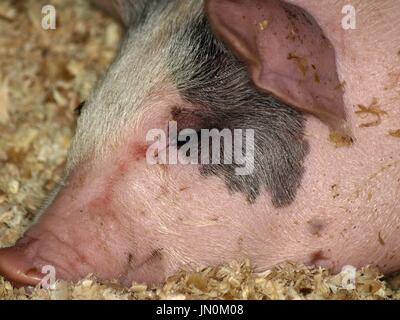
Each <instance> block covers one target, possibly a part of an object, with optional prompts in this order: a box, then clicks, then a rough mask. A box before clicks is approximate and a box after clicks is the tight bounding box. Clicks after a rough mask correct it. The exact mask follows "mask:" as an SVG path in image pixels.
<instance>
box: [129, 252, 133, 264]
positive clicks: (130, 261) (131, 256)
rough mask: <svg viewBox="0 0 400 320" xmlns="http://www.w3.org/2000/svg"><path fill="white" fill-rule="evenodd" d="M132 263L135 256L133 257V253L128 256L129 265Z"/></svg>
mask: <svg viewBox="0 0 400 320" xmlns="http://www.w3.org/2000/svg"><path fill="white" fill-rule="evenodd" d="M132 262H133V255H132V253H129V254H128V264H129V265H131V264H132Z"/></svg>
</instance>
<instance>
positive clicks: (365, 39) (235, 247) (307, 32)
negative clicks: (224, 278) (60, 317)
mask: <svg viewBox="0 0 400 320" xmlns="http://www.w3.org/2000/svg"><path fill="white" fill-rule="evenodd" d="M97 2H99V3H100V5H102V6H103V7H105V8H106V9H107V10H109V12H110V13H111V14H113V15H114V16H115V17H116V18H117V19H119V20H120V21H121V23H122V24H123V25H124V27H125V35H124V38H123V40H122V42H121V46H120V50H119V52H118V54H117V56H116V58H115V60H114V62H113V63H112V65H111V66H110V67H109V69H108V70H107V72H106V73H105V75H104V77H103V78H102V79H101V81H99V83H98V84H97V86H96V88H95V89H94V90H93V92H92V94H91V95H90V97H89V98H88V99H87V101H86V102H85V103H84V105H83V107H82V109H81V112H80V113H81V114H80V116H79V118H78V120H77V128H76V134H75V136H74V139H73V141H72V145H71V147H70V151H69V154H68V159H67V163H66V168H65V173H64V176H63V179H62V181H61V183H60V185H59V187H57V188H56V190H55V191H54V192H53V193H52V194H51V195H50V196H49V198H48V199H47V201H46V202H45V203H44V205H43V207H42V209H41V210H40V211H39V212H38V213H37V215H36V219H35V220H34V221H33V223H32V226H30V228H29V229H28V230H27V231H26V233H25V234H24V236H23V237H22V238H21V239H20V240H19V241H18V242H17V243H16V244H15V246H13V247H9V248H2V249H0V274H1V275H3V276H4V277H6V278H7V279H9V280H10V281H13V282H14V283H17V284H20V285H36V284H38V283H40V282H41V280H42V279H43V277H44V274H43V273H42V271H43V267H45V266H52V267H54V270H55V271H56V278H57V279H65V280H77V279H80V278H82V277H85V276H86V275H88V274H94V275H96V276H97V277H98V278H99V279H101V280H111V279H117V280H118V281H120V283H122V284H123V285H125V286H129V285H131V283H132V281H137V282H145V283H148V284H159V283H161V282H162V281H164V280H165V279H166V278H167V277H168V276H170V275H172V274H173V273H174V272H176V271H177V270H178V269H180V268H182V267H185V268H189V269H193V268H198V267H200V266H209V265H218V264H222V263H226V262H229V261H232V260H241V259H244V258H248V259H250V261H251V262H252V265H253V266H254V268H255V271H262V270H266V269H269V268H271V267H273V266H276V265H278V264H280V263H282V262H284V261H296V262H300V263H304V264H307V265H317V266H323V267H326V268H329V269H330V270H332V271H333V272H337V271H339V270H340V269H341V268H342V266H344V265H352V266H355V267H362V266H365V265H368V264H371V265H374V266H377V267H379V268H380V269H381V270H382V271H383V272H385V273H390V272H393V271H396V270H399V269H400V255H399V251H398V250H399V240H400V232H399V231H400V230H399V229H400V201H399V189H400V140H399V137H398V136H399V134H398V133H399V128H400V122H399V119H400V109H399V107H398V103H399V98H400V97H399V92H400V82H399V77H400V37H399V26H400V4H399V2H398V1H395V0H385V1H379V2H377V1H376V2H375V1H356V2H355V3H356V4H355V12H356V19H357V20H356V28H355V29H351V28H350V29H347V28H343V27H342V26H341V21H342V20H343V18H344V14H343V13H342V9H343V7H344V5H345V4H347V3H346V1H341V0H339V1H329V2H328V1H326V2H324V6H320V4H319V2H317V1H306V0H287V1H281V0H253V1H250V0H242V1H232V0H218V1H217V0H208V1H206V2H203V1H199V0H185V1H183V0H182V1H180V0H171V1H165V0H146V1H145V0H126V1H124V0H115V1H97ZM328 3H329V4H328ZM170 122H173V123H175V124H176V126H177V130H178V131H179V132H180V131H181V130H184V129H192V131H191V132H194V133H195V136H196V135H200V134H201V133H202V130H203V129H218V130H223V129H228V131H229V130H230V131H232V130H235V129H242V130H243V131H242V132H244V130H247V129H251V130H253V131H252V132H253V133H254V139H253V142H254V144H253V148H252V151H253V153H251V152H250V153H246V152H243V154H244V157H245V158H246V157H248V156H249V155H251V154H253V155H254V168H253V170H252V171H251V172H250V173H247V174H237V172H236V171H235V169H237V168H238V167H239V166H240V164H239V163H237V162H235V159H234V161H232V162H231V163H217V164H214V163H198V164H183V163H176V164H168V163H155V164H150V163H149V161H148V159H149V149H150V148H151V147H152V146H154V143H156V141H157V140H156V139H154V140H152V141H149V140H148V139H147V138H146V137H147V136H148V133H149V132H150V131H151V130H155V129H156V130H159V132H166V136H168V129H167V128H168V125H169V123H170ZM244 138H245V137H244ZM244 138H243V140H246V139H244ZM178 140H179V139H176V137H175V138H174V139H172V140H171V139H170V140H169V142H168V144H167V145H166V146H165V148H166V149H168V150H169V151H176V152H177V153H178V154H179V153H183V152H184V151H182V148H183V146H184V145H185V142H187V141H188V140H183V141H181V140H180V141H178ZM246 141H247V140H246ZM246 144H247V142H245V143H244V144H243V145H242V151H245V149H246V147H247V145H246ZM204 148H206V144H200V147H199V149H204ZM224 148H225V145H224V146H222V145H221V146H220V149H218V148H217V149H218V150H219V151H220V152H221V154H223V153H224ZM239 149H240V148H239ZM153 151H154V150H153ZM161 151H162V150H161V149H160V150H159V151H157V152H153V156H155V158H156V159H157V156H158V155H157V153H158V152H161ZM197 156H198V154H197Z"/></svg>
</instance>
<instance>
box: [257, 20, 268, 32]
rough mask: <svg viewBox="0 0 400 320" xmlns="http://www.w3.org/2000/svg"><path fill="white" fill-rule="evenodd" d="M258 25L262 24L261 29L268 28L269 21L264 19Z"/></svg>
mask: <svg viewBox="0 0 400 320" xmlns="http://www.w3.org/2000/svg"><path fill="white" fill-rule="evenodd" d="M258 25H259V26H260V30H265V29H267V28H268V25H269V21H268V20H263V21H261V22H260V23H259V24H258Z"/></svg>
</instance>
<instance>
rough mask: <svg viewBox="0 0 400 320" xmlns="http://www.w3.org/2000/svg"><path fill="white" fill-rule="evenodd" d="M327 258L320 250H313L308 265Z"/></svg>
mask: <svg viewBox="0 0 400 320" xmlns="http://www.w3.org/2000/svg"><path fill="white" fill-rule="evenodd" d="M322 260H328V258H327V257H326V256H325V255H324V252H323V251H322V250H318V251H315V252H314V253H312V254H311V256H310V263H309V264H310V265H316V264H317V263H318V262H319V261H322Z"/></svg>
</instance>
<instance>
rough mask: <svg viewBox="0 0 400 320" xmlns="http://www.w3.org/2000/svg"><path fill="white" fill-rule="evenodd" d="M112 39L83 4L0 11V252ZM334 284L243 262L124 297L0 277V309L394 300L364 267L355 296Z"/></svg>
mask: <svg viewBox="0 0 400 320" xmlns="http://www.w3.org/2000/svg"><path fill="white" fill-rule="evenodd" d="M18 3H19V4H18ZM45 4H46V5H47V4H52V5H54V6H55V7H56V9H57V12H58V15H59V21H58V25H59V27H58V29H57V30H55V31H51V32H45V31H43V30H41V28H40V27H38V25H39V22H40V13H41V11H40V9H41V6H42V5H45ZM3 17H6V19H4V18H3ZM119 38H120V30H119V28H118V26H117V24H115V23H114V22H113V21H112V20H111V19H110V18H108V17H106V16H104V15H103V14H101V13H100V12H97V11H94V10H92V9H91V8H90V7H89V2H88V1H87V0H26V1H24V2H23V5H21V2H20V1H13V0H2V1H0V75H1V77H2V80H1V81H0V90H3V95H4V92H6V97H7V99H8V102H7V105H6V110H7V117H8V119H7V121H5V123H4V124H0V129H1V135H0V246H1V247H3V246H9V245H12V244H13V243H14V242H15V241H16V240H17V239H18V238H19V237H20V236H21V234H22V233H23V232H24V230H25V229H26V227H27V226H28V225H29V223H30V222H31V221H32V219H33V217H34V212H36V210H37V208H38V207H39V205H40V204H41V202H42V201H43V199H44V198H45V197H46V195H47V194H48V192H49V191H50V190H51V189H52V188H53V187H54V185H55V183H56V182H57V181H58V180H59V177H60V175H61V172H62V170H63V166H64V163H65V157H66V154H67V149H68V146H69V143H70V141H71V137H72V134H73V127H74V125H75V119H76V118H75V115H74V112H73V109H74V108H75V107H76V106H77V105H78V104H79V102H80V101H83V100H85V98H86V97H87V96H88V94H89V93H90V91H91V89H92V87H93V85H94V83H95V81H96V80H97V79H98V78H99V76H100V75H101V73H102V72H103V71H104V70H105V69H106V68H107V66H108V64H109V63H110V62H111V60H112V58H113V56H114V54H115V52H116V49H117V43H118V41H119ZM5 79H7V81H5ZM5 83H6V85H4V84H5ZM5 88H6V89H5ZM2 102H3V103H4V100H3V99H0V103H2ZM11 106H12V108H11ZM1 107H3V110H5V108H4V105H2V106H0V108H1ZM337 139H338V141H339V142H340V143H343V140H344V141H347V143H345V144H351V141H350V140H349V139H347V138H343V137H342V138H334V140H337ZM343 277H344V274H338V275H331V274H330V273H329V271H327V270H325V269H322V268H311V267H305V266H303V265H297V264H292V263H286V264H283V265H281V266H279V267H277V268H274V269H272V270H267V271H265V272H262V273H257V272H255V271H254V270H253V269H252V267H251V265H250V263H249V262H248V261H243V262H232V263H229V264H226V265H223V266H217V267H205V268H202V269H199V270H197V271H188V270H181V271H179V272H177V273H176V274H175V275H174V276H172V277H170V278H169V279H167V281H166V282H165V283H163V284H162V285H160V286H158V287H148V286H146V285H145V284H138V283H134V284H133V285H132V286H131V288H129V289H126V288H122V287H121V286H119V285H118V284H117V283H115V282H109V283H100V282H98V281H97V280H96V279H95V278H94V277H92V276H88V277H86V278H85V279H82V280H81V281H78V282H76V283H70V282H66V281H59V282H57V283H56V285H55V287H54V289H51V290H45V289H42V288H33V289H24V288H19V289H17V288H14V287H13V286H12V285H11V284H10V283H9V282H7V281H5V280H4V279H3V278H1V277H0V299H23V300H24V299H175V300H176V299H400V291H399V290H398V288H397V289H396V290H395V289H392V288H391V287H390V286H389V284H388V283H386V282H385V281H383V279H382V276H381V274H380V273H379V272H378V271H377V270H376V269H373V268H371V267H366V268H363V269H361V270H357V273H356V281H355V286H356V287H355V289H352V290H349V289H348V288H347V287H346V286H345V285H344V284H343ZM395 279H396V278H392V279H391V281H390V283H391V284H393V286H395V284H396V283H398V282H396V280H395ZM399 279H400V277H399Z"/></svg>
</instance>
